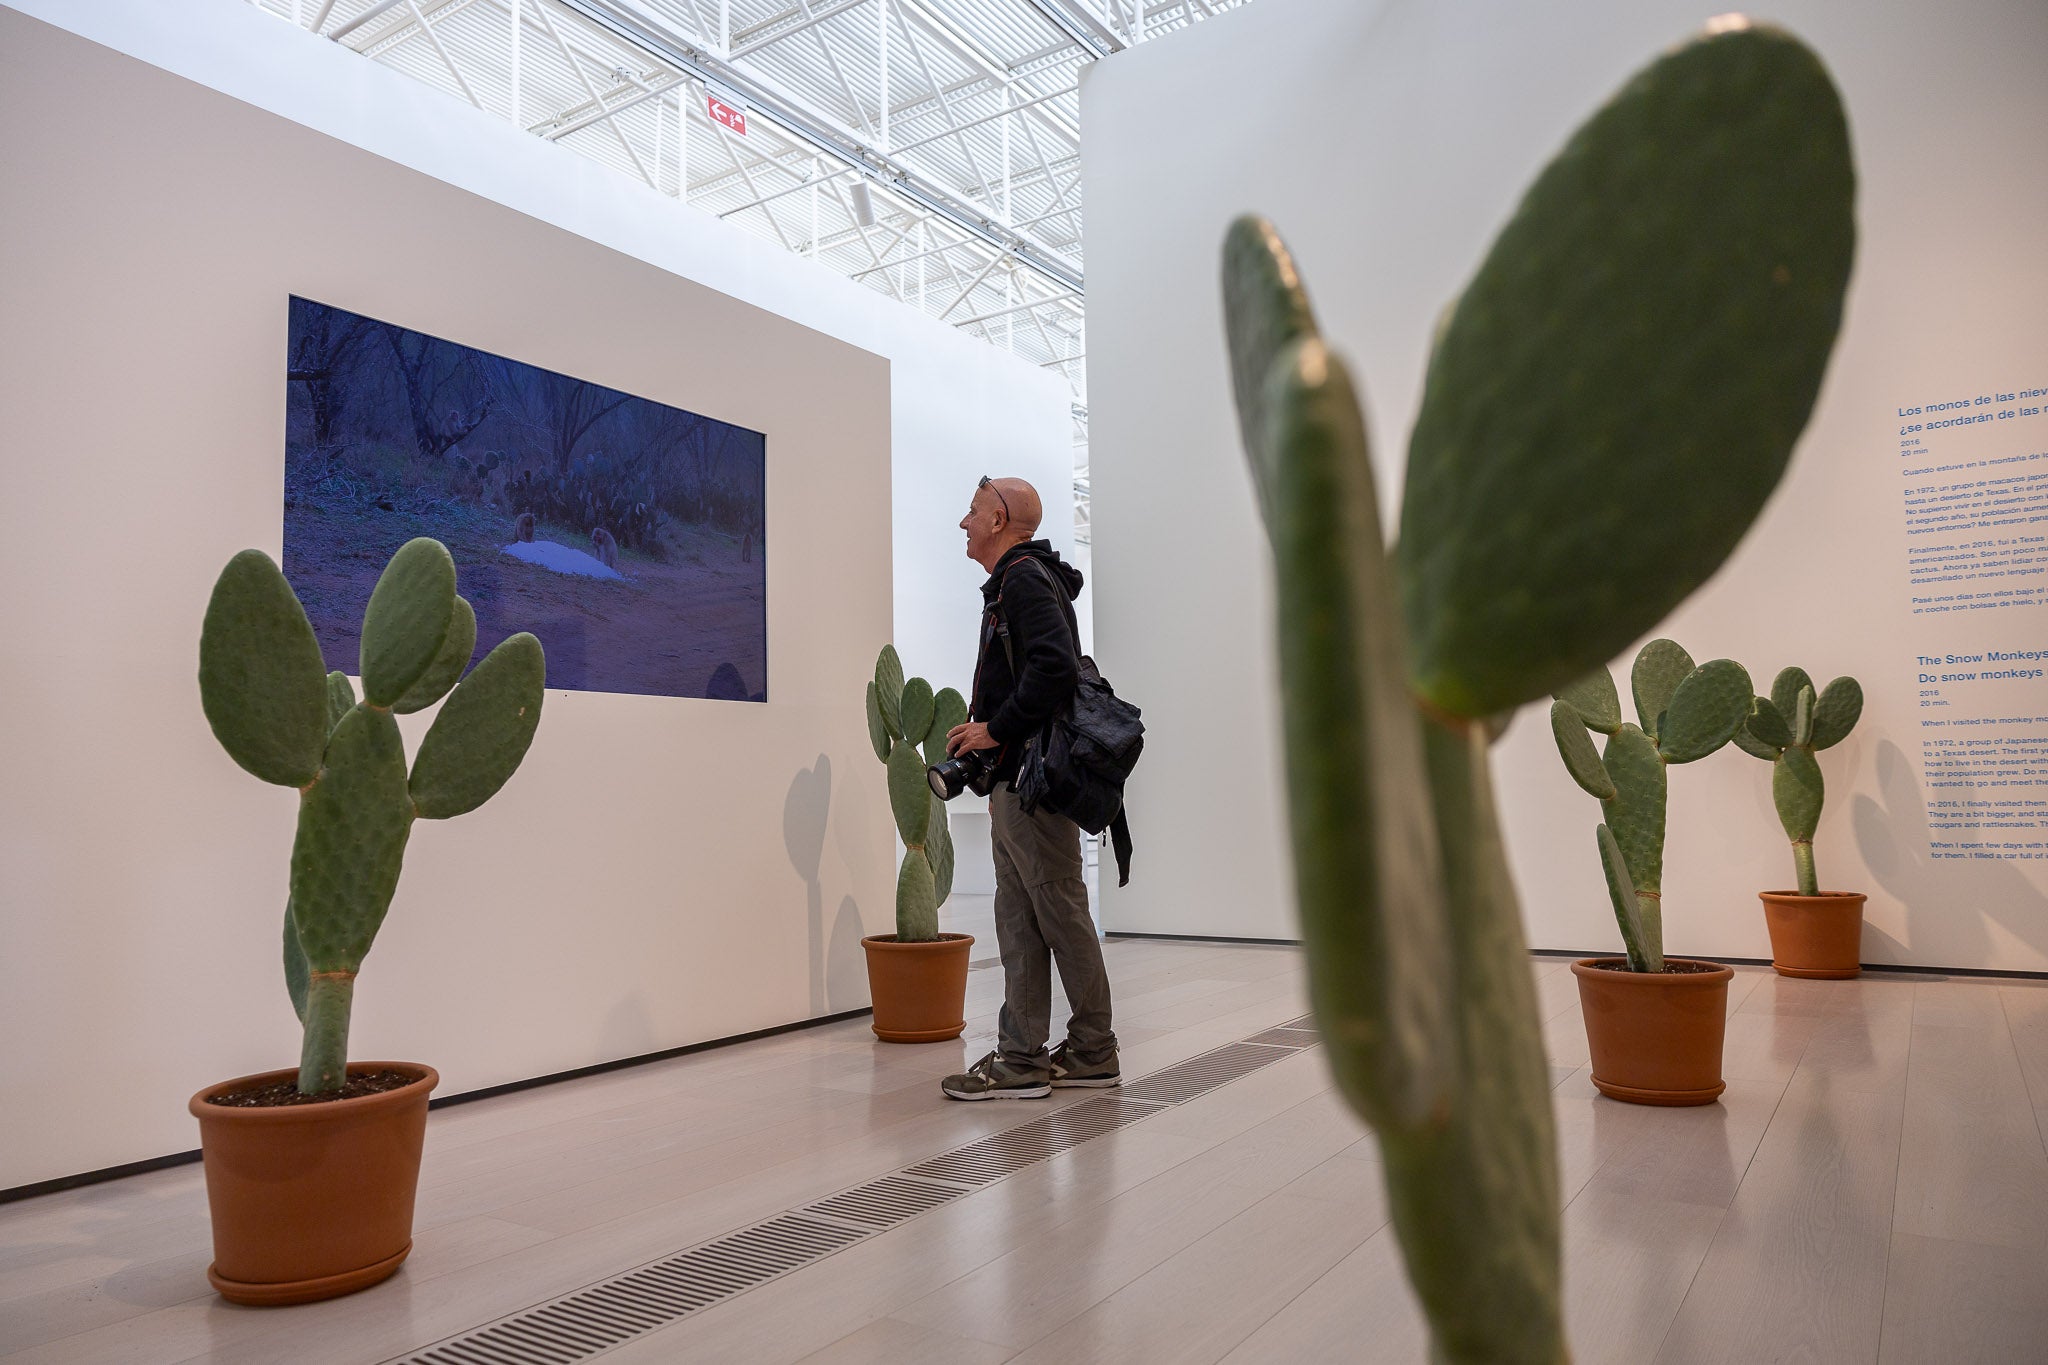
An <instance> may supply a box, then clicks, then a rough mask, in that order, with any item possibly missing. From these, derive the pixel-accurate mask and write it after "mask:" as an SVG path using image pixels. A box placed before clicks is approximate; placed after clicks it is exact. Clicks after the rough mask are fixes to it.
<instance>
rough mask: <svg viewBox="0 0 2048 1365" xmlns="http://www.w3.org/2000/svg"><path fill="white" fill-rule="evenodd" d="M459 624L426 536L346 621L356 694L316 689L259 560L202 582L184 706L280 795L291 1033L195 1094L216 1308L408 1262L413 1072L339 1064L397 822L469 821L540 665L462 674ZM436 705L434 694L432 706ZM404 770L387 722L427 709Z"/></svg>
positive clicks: (337, 1285) (520, 658) (468, 650)
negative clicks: (191, 684)
mask: <svg viewBox="0 0 2048 1365" xmlns="http://www.w3.org/2000/svg"><path fill="white" fill-rule="evenodd" d="M475 649H476V615H475V613H474V612H473V611H472V610H471V609H470V606H469V603H468V602H466V601H464V600H463V599H462V598H461V597H459V596H457V595H456V592H455V561H454V560H453V559H451V558H450V557H449V554H448V550H447V548H446V547H445V546H443V545H442V544H441V543H440V542H439V541H436V540H428V539H424V538H423V539H418V540H412V541H408V542H407V543H406V544H405V545H404V546H402V547H400V549H399V550H398V552H397V553H396V554H394V555H393V556H392V557H391V562H390V563H389V564H388V565H387V566H386V567H385V569H384V572H383V575H382V576H381V577H380V578H379V579H378V580H377V586H376V589H375V590H374V591H373V592H372V593H371V595H370V603H369V607H368V609H367V610H366V611H365V613H364V615H363V629H362V664H361V666H362V679H363V695H362V698H361V700H357V698H356V695H355V690H354V688H353V687H352V686H351V685H350V683H349V680H348V677H347V675H345V674H342V673H328V672H326V671H325V665H324V664H323V663H322V661H321V656H320V643H319V641H318V640H317V639H315V638H314V634H313V627H312V624H311V623H310V622H309V621H308V620H307V619H306V613H305V610H304V608H303V607H301V606H300V604H299V599H298V596H297V595H296V594H295V593H294V592H293V591H292V588H291V584H289V583H288V582H286V581H285V577H284V574H283V573H282V572H280V571H279V569H278V567H277V565H276V563H275V562H273V561H272V560H271V558H270V556H269V555H266V554H264V553H263V552H262V551H261V550H244V551H242V553H240V554H238V555H236V556H235V557H234V558H233V559H231V560H229V561H228V564H227V567H226V568H225V569H223V570H222V571H221V575H220V578H219V580H218V581H217V582H216V583H215V584H214V588H213V597H212V600H211V601H210V602H208V603H207V607H206V623H205V626H204V628H203V630H202V632H201V635H200V641H199V694H200V700H201V702H202V703H203V704H204V706H205V710H206V719H207V722H208V723H209V724H210V725H211V726H212V727H213V733H214V735H215V737H216V738H218V739H219V740H220V743H221V747H222V748H224V749H226V750H227V752H228V756H229V757H231V758H232V759H234V761H235V762H237V763H239V764H240V765H241V766H242V767H243V768H245V769H247V770H248V771H249V772H250V773H252V774H254V775H255V776H257V777H259V778H262V779H263V780H264V781H265V782H272V783H276V784H277V785H279V786H282V787H295V788H297V789H298V793H299V826H298V836H297V838H296V840H295V841H294V842H293V844H292V859H291V893H290V898H289V899H288V900H287V901H286V903H285V914H284V976H285V985H286V988H287V990H288V991H289V993H290V995H291V1001H292V1008H293V1009H294V1010H295V1011H297V1013H298V1016H299V1022H300V1024H301V1025H302V1026H303V1030H304V1036H303V1040H302V1046H301V1049H300V1054H299V1065H298V1067H297V1068H296V1069H294V1070H284V1071H270V1072H265V1073H263V1074H261V1075H255V1076H241V1077H237V1078H236V1079H234V1080H231V1081H223V1082H221V1083H220V1084H218V1085H211V1086H208V1087H207V1088H206V1089H204V1090H202V1091H200V1092H199V1093H198V1094H196V1095H194V1096H193V1097H192V1100H191V1106H190V1107H191V1111H192V1114H193V1116H194V1117H195V1118H197V1119H198V1120H199V1133H200V1146H201V1149H202V1151H203V1153H204V1160H205V1165H206V1194H207V1202H208V1205H209V1206H210V1208H211V1210H212V1215H213V1251H214V1260H213V1264H212V1266H211V1267H209V1268H208V1270H207V1278H208V1279H209V1280H211V1281H212V1283H213V1286H214V1288H215V1289H217V1290H219V1291H220V1293H221V1294H222V1296H223V1297H225V1298H228V1299H231V1300H233V1301H234V1302H236V1303H248V1304H281V1303H305V1302H308V1301H310V1300H313V1299H324V1298H332V1297H334V1296H335V1295H338V1294H346V1293H350V1292H352V1291H354V1290H357V1289H362V1288H365V1287H366V1286H369V1285H372V1284H375V1283H377V1282H378V1281H379V1280H382V1279H384V1278H385V1277H386V1276H388V1275H390V1274H391V1273H392V1272H393V1271H395V1270H397V1269H398V1266H399V1264H400V1263H401V1262H402V1261H404V1260H405V1258H406V1256H407V1255H408V1254H409V1253H410V1252H411V1250H412V1208H413V1193H414V1190H415V1188H416V1187H417V1185H418V1181H419V1162H420V1148H421V1144H422V1141H423V1139H424V1137H425V1134H426V1122H427V1096H428V1095H429V1094H430V1093H431V1092H432V1091H433V1088H434V1086H435V1085H436V1084H438V1082H439V1080H440V1078H439V1076H438V1075H437V1074H436V1072H435V1071H434V1069H433V1068H432V1067H430V1066H425V1065H422V1064H420V1063H416V1062H350V1061H349V1060H348V1029H349V1013H350V1008H351V1005H352V1004H353V1001H354V996H355V980H356V973H357V970H358V969H359V968H360V967H361V966H362V961H363V957H364V955H365V954H367V953H368V952H369V951H370V945H371V943H372V942H373V941H374V940H375V939H376V936H377V930H378V927H379V926H380V925H381V924H382V923H383V920H384V913H385V911H386V910H387V909H388V908H389V907H390V905H391V897H392V893H393V892H394V891H395V890H396V889H397V886H398V874H399V868H400V864H401V862H402V860H403V858H404V856H405V845H406V839H407V837H408V836H409V835H410V834H411V832H412V825H413V821H414V820H417V819H426V820H445V819H448V818H450V817H451V816H456V815H462V814H464V813H466V812H468V811H472V810H475V809H476V808H477V807H478V806H481V805H482V804H483V803H484V802H485V801H488V800H489V799H490V798H491V797H492V796H494V795H495V794H496V793H497V791H498V789H499V788H500V787H502V786H504V784H505V782H506V780H507V779H508V778H510V777H511V776H512V773H513V771H514V770H515V769H517V768H518V766H519V763H520V760H521V759H523V758H524V757H525V756H526V750H527V746H528V745H530V744H531V743H532V742H533V734H534V727H535V726H536V725H538V724H539V723H540V708H541V698H542V689H543V687H544V685H545V682H546V672H547V664H546V660H545V659H544V657H543V656H542V653H541V646H540V641H538V640H536V639H534V637H533V636H531V635H527V634H523V633H522V634H518V635H514V636H512V637H511V638H509V639H507V640H506V641H505V642H504V643H502V644H500V645H499V646H498V647H497V648H496V649H493V650H492V651H491V652H490V653H489V654H488V655H487V656H485V658H484V660H483V662H482V663H480V664H478V665H477V666H476V667H475V668H474V669H473V670H470V672H469V675H468V676H467V677H464V676H463V670H464V669H465V668H467V667H468V664H469V658H470V655H471V654H472V653H473V652H474V651H475ZM451 689H452V690H451ZM443 697H446V698H447V700H446V701H445V702H444V703H443V704H442V707H441V710H440V713H439V714H438V715H436V716H435V718H434V723H433V725H432V726H431V727H430V728H429V729H428V731H427V734H426V737H425V738H424V739H423V740H421V741H420V746H419V754H418V756H417V757H416V758H415V760H414V761H413V764H412V767H411V770H410V772H408V771H407V768H406V762H405V746H404V742H403V741H402V740H401V738H400V736H399V733H398V722H397V721H396V719H394V715H403V714H406V713H408V712H412V711H418V710H422V709H423V708H425V707H428V706H431V705H433V704H434V703H435V702H437V701H441V700H442V698H443Z"/></svg>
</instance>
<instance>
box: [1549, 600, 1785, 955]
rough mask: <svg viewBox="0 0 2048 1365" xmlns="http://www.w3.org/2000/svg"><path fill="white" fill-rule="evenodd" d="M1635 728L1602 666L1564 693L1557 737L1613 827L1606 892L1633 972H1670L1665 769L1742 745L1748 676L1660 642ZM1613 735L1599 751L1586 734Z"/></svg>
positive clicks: (1642, 666) (1643, 664)
mask: <svg viewBox="0 0 2048 1365" xmlns="http://www.w3.org/2000/svg"><path fill="white" fill-rule="evenodd" d="M1629 681H1630V684H1631V686H1630V689H1629V690H1630V691H1631V692H1632V693H1633V694H1634V697H1635V705H1636V720H1637V724H1634V725H1629V724H1626V723H1624V722H1623V720H1622V718H1621V698H1620V697H1619V696H1617V695H1616V694H1615V690H1614V678H1613V677H1612V676H1611V675H1610V674H1609V673H1608V672H1607V669H1606V668H1605V667H1604V666H1603V667H1601V668H1597V669H1594V670H1593V671H1592V672H1591V673H1589V674H1587V675H1586V676H1585V677H1584V678H1581V679H1580V680H1579V681H1578V682H1576V683H1574V684H1572V685H1571V686H1570V687H1568V688H1565V689H1564V690H1563V691H1561V692H1559V693H1558V694H1557V698H1556V700H1554V701H1553V702H1552V703H1551V706H1550V731H1551V734H1552V735H1554V736H1555V737H1556V739H1557V749H1558V753H1559V754H1561V755H1562V756H1563V758H1564V766H1565V769H1566V770H1567V771H1568V772H1570V773H1571V775H1572V780H1573V781H1575V782H1577V783H1578V784H1579V786H1580V787H1582V788H1584V789H1585V791H1586V792H1587V794H1588V795H1591V796H1595V797H1598V798H1599V800H1600V806H1601V809H1602V811H1603V812H1604V814H1605V815H1606V817H1607V818H1606V820H1605V821H1604V822H1603V823H1602V824H1601V825H1600V827H1599V829H1598V830H1596V831H1595V834H1596V835H1597V840H1596V842H1597V843H1598V845H1599V849H1600V866H1601V869H1602V870H1603V871H1604V872H1605V873H1606V876H1607V893H1608V895H1609V897H1611V898H1612V900H1613V901H1614V918H1615V922H1616V923H1617V924H1619V925H1620V926H1621V941H1622V946H1623V947H1624V948H1626V949H1627V951H1628V965H1629V970H1631V971H1637V972H1661V971H1663V970H1664V815H1665V792H1666V790H1667V782H1666V774H1665V769H1666V768H1668V767H1669V766H1670V765H1672V764H1674V763H1696V762H1698V761H1699V760H1700V759H1703V758H1705V757H1706V756H1707V755H1708V754H1711V753H1713V752H1714V751H1715V750H1716V749H1719V748H1720V747H1721V746H1722V745H1724V744H1726V743H1728V741H1729V740H1731V739H1733V738H1735V736H1736V733H1737V732H1738V731H1739V730H1741V729H1742V727H1743V723H1744V722H1745V721H1747V720H1748V718H1749V707H1750V701H1749V674H1748V672H1747V671H1746V670H1745V669H1744V668H1743V667H1742V665H1741V664H1738V663H1736V662H1735V661H1734V660H1733V659H1713V660H1710V661H1709V662H1707V663H1703V664H1700V665H1698V666H1697V667H1695V666H1694V665H1693V661H1692V656H1691V655H1690V654H1687V653H1686V652H1685V651H1684V650H1683V649H1681V648H1679V646H1678V645H1676V644H1675V643H1673V642H1672V641H1670V640H1652V641H1650V643H1649V644H1647V645H1644V646H1643V652H1642V653H1640V654H1638V655H1637V656H1636V662H1635V667H1634V668H1633V669H1631V670H1630V672H1629ZM1589 730H1590V731H1593V732H1594V733H1596V734H1601V735H1605V736H1606V737H1607V746H1606V752H1605V753H1604V754H1600V753H1595V752H1594V751H1593V742H1592V740H1590V739H1589V738H1587V733H1586V732H1587V731H1589Z"/></svg>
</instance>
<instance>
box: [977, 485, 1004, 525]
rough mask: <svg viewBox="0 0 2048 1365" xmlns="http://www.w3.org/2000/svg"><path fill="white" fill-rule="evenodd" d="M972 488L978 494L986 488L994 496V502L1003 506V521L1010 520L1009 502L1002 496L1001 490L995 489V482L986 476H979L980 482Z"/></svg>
mask: <svg viewBox="0 0 2048 1365" xmlns="http://www.w3.org/2000/svg"><path fill="white" fill-rule="evenodd" d="M974 488H975V491H976V492H979V491H981V490H982V489H984V488H986V489H987V490H988V491H989V492H991V493H993V494H995V495H996V501H997V502H999V503H1001V504H1002V505H1003V520H1004V521H1008V520H1010V500H1009V499H1008V498H1006V497H1004V496H1003V490H1002V489H1000V488H998V487H996V481H995V480H994V479H991V478H990V477H989V476H988V475H986V474H984V475H982V476H981V482H980V483H978V484H976V485H974Z"/></svg>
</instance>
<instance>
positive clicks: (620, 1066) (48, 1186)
mask: <svg viewBox="0 0 2048 1365" xmlns="http://www.w3.org/2000/svg"><path fill="white" fill-rule="evenodd" d="M873 1013H874V1010H872V1009H857V1010H843V1011H841V1012H840V1013H838V1014H826V1015H821V1016H819V1017H818V1018H816V1019H799V1020H797V1021H796V1022H795V1023H791V1024H777V1025H775V1026H774V1027H773V1028H762V1029H755V1030H754V1031H753V1032H752V1033H735V1034H733V1035H732V1036H731V1037H729V1038H709V1039H706V1040H705V1041H704V1042H701V1043H685V1044H684V1045H683V1046H681V1047H671V1048H663V1049H662V1050H661V1051H660V1052H646V1053H642V1054H641V1055H640V1056H638V1057H621V1058H619V1059H618V1060H616V1061H611V1062H598V1063H596V1064H594V1065H592V1066H579V1067H576V1068H575V1069H574V1070H571V1071H556V1072H552V1073H550V1074H549V1075H546V1076H534V1077H531V1078H529V1079H527V1080H523V1081H507V1082H506V1083H505V1084H503V1085H490V1086H485V1087H484V1088H483V1089H481V1090H465V1091H463V1092H462V1093H461V1094H460V1095H441V1096H438V1097H436V1098H434V1099H432V1100H429V1101H428V1102H427V1107H428V1108H429V1109H444V1108H446V1107H447V1106H449V1105H451V1104H468V1103H469V1102H470V1101H471V1100H487V1099H490V1098H492V1097H493V1096H496V1095H509V1094H512V1093H513V1092H515V1091H519V1090H531V1089H533V1088H534V1087H536V1086H542V1085H553V1084H554V1083H555V1082H557V1081H574V1080H581V1079H582V1078H583V1077H585V1076H601V1075H603V1074H604V1073H605V1072H607V1071H622V1070H624V1069H625V1068H627V1067H629V1066H645V1065H646V1064H647V1063H649V1062H665V1061H667V1060H668V1059H669V1058H671V1057H685V1056H688V1055H689V1054H690V1053H692V1052H709V1051H710V1050H711V1049H712V1048H719V1047H731V1046H732V1045H733V1044H735V1043H751V1042H753V1041H754V1040H756V1039H757V1038H772V1037H774V1036H775V1035H776V1034H778V1033H795V1032H797V1031H798V1030H800V1029H808V1028H818V1027H820V1026H822V1025H825V1024H840V1023H844V1022H846V1021H847V1020H848V1019H859V1018H861V1017H862V1016H864V1015H869V1014H873ZM197 1160H199V1151H198V1149H197V1148H194V1149H193V1150H192V1151H189V1152H172V1153H171V1154H170V1155H169V1156H153V1157H150V1158H149V1159H148V1160H146V1161H130V1162H126V1163H124V1164H122V1165H119V1166H108V1167H105V1168H103V1169H101V1170H97V1171H80V1172H79V1173H78V1174H77V1175H60V1176H58V1177H57V1178H56V1179H54V1180H38V1181H36V1182H35V1183H34V1184H32V1185H16V1186H15V1187H14V1188H13V1189H8V1190H0V1204H12V1203H14V1202H15V1201H16V1200H20V1199H33V1198H35V1197H36V1196H37V1195H39V1194H56V1193H58V1192H59V1191H60V1190H75V1189H77V1188H79V1187H80V1186H82V1185H98V1184H101V1183H102V1182H104V1181H108V1180H120V1179H122V1178H123V1177H125V1176H131V1175H143V1174H146V1173H148V1172H150V1171H161V1170H167V1169H169V1168H170V1167H172V1166H185V1165H189V1164H190V1163H192V1162H194V1161H197Z"/></svg>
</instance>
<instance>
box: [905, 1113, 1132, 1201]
mask: <svg viewBox="0 0 2048 1365" xmlns="http://www.w3.org/2000/svg"><path fill="white" fill-rule="evenodd" d="M1165 1107H1166V1106H1165V1105H1163V1104H1143V1103H1138V1102H1135V1101H1132V1100H1127V1099H1124V1098H1123V1097H1121V1096H1108V1095H1105V1096H1103V1097H1101V1098H1099V1099H1093V1100H1089V1101H1088V1102H1087V1103H1086V1104H1077V1105H1075V1106H1074V1107H1073V1108H1071V1109H1063V1110H1061V1111H1060V1112H1059V1113H1057V1114H1047V1115H1046V1116H1045V1117H1044V1118H1042V1119H1034V1120H1033V1121H1031V1122H1030V1123H1027V1124H1024V1125H1023V1126H1022V1127H1018V1128H1012V1129H1010V1130H1008V1131H1007V1132H1002V1133H997V1134H996V1135H995V1136H994V1137H985V1138H983V1139H982V1140H981V1141H979V1142H971V1143H969V1144H968V1145H967V1146H965V1147H959V1148H955V1149H954V1150H953V1151H950V1152H947V1153H946V1154H945V1155H944V1156H936V1157H933V1158H932V1159H931V1160H930V1161H926V1162H923V1163H921V1164H920V1165H916V1166H912V1167H911V1168H910V1172H909V1173H910V1174H911V1175H921V1176H926V1177H929V1178H931V1179H935V1180H957V1181H960V1182H961V1183H963V1184H967V1185H986V1184H988V1183H989V1182H990V1181H992V1180H1001V1179H1002V1178H1003V1177H1004V1176H1006V1175H1014V1174H1016V1173H1017V1172H1018V1171H1021V1170H1023V1169H1024V1168H1025V1167H1026V1166H1033V1165H1036V1164H1037V1163H1039V1162H1041V1161H1043V1160H1045V1159H1046V1158H1047V1157H1050V1156H1058V1155H1059V1154H1060V1153H1061V1152H1064V1151H1066V1150H1067V1149H1068V1148H1069V1147H1074V1146H1078V1145H1079V1144H1081V1143H1083V1142H1086V1141H1088V1139H1090V1138H1094V1137H1101V1136H1102V1135H1103V1134H1104V1133H1107V1132H1110V1131H1111V1130H1113V1129H1117V1128H1121V1127H1123V1126H1124V1125H1125V1124H1127V1123H1135V1122H1137V1121H1138V1120H1139V1119H1141V1118H1144V1117H1145V1116H1146V1115H1148V1114H1156V1113H1158V1112H1159V1111H1160V1110H1161V1109H1164V1108H1165Z"/></svg>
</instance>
